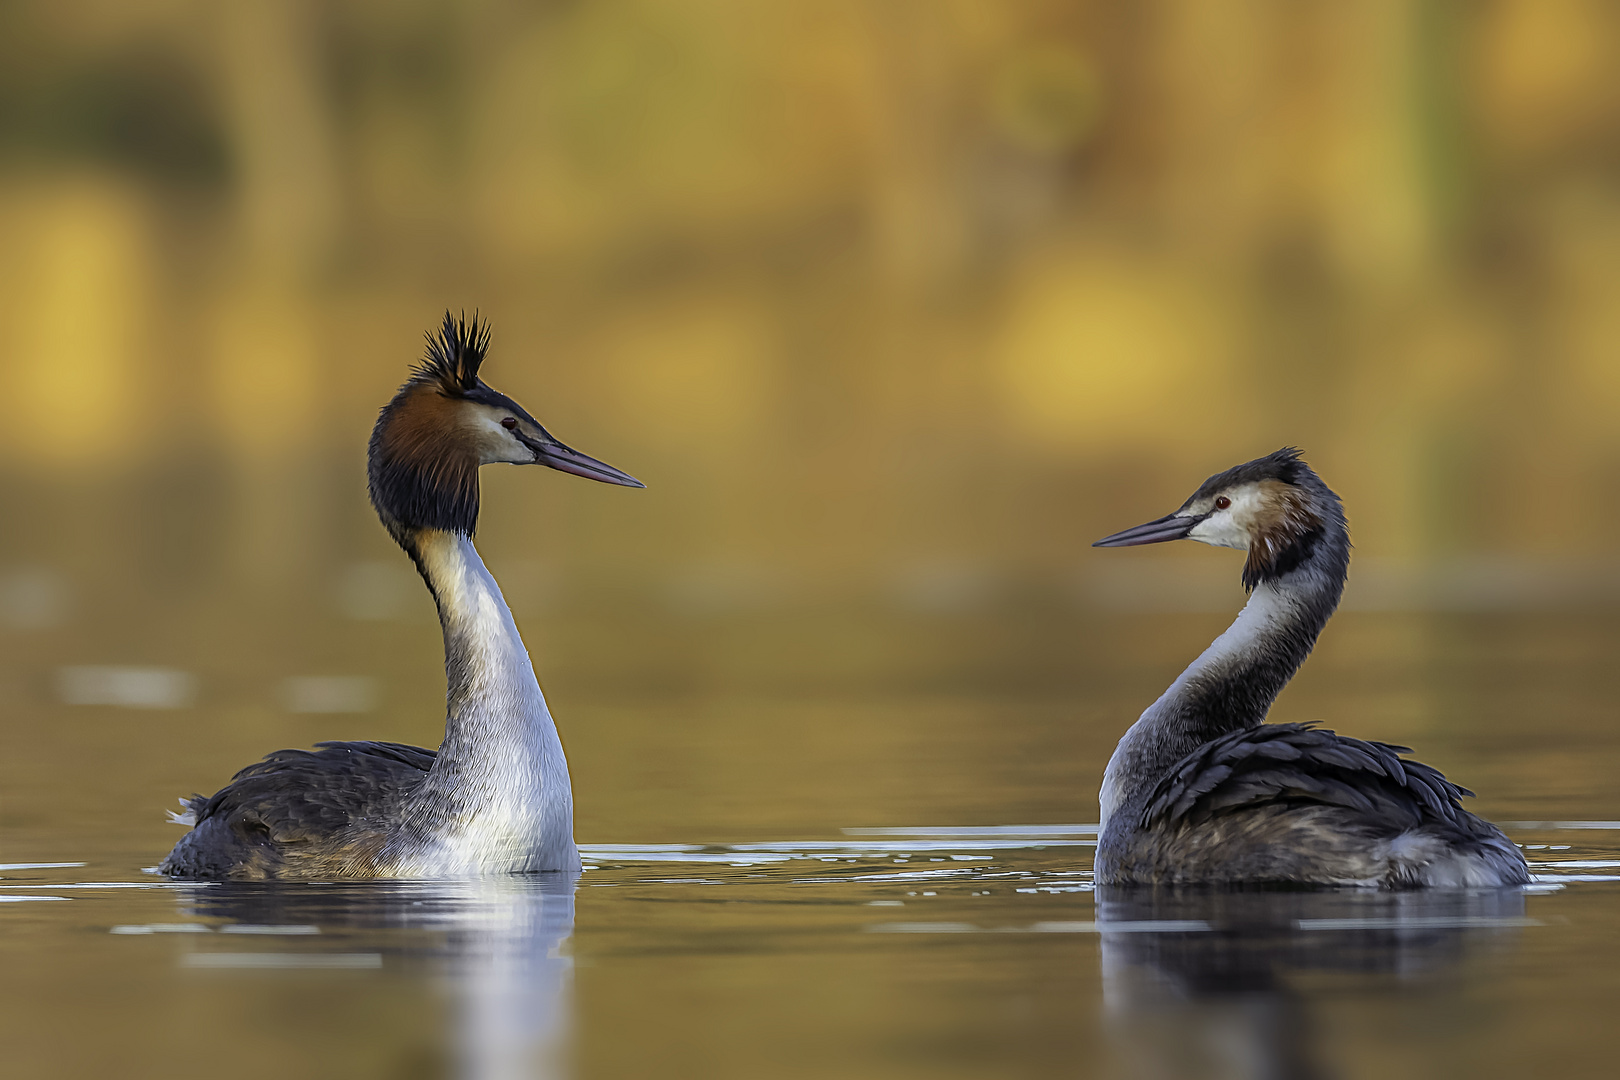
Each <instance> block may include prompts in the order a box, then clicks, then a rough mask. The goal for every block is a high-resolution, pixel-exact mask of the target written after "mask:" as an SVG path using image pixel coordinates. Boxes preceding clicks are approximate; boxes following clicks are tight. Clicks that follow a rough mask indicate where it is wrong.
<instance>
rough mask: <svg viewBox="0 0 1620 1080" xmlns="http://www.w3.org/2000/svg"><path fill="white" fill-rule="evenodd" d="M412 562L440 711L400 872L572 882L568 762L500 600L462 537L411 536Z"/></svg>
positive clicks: (574, 862)
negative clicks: (426, 609) (424, 604)
mask: <svg viewBox="0 0 1620 1080" xmlns="http://www.w3.org/2000/svg"><path fill="white" fill-rule="evenodd" d="M417 557H418V559H419V560H420V564H421V567H422V572H423V575H424V576H425V577H426V578H427V580H428V582H429V584H430V585H431V586H432V589H433V592H434V595H435V597H436V599H437V600H438V605H439V619H440V622H441V623H442V624H443V627H444V647H445V676H446V681H447V684H448V689H447V707H448V708H447V717H446V721H445V735H444V743H443V745H441V746H440V748H439V756H438V759H437V760H436V761H435V762H434V764H433V768H432V769H431V770H430V772H429V773H428V777H427V779H426V780H425V781H424V782H423V785H422V787H421V789H420V790H419V791H418V792H417V794H416V795H415V796H414V797H413V800H412V805H411V807H410V808H409V810H408V811H407V814H406V818H407V822H406V823H407V827H408V829H407V834H406V835H404V836H402V837H401V840H402V848H403V849H404V850H402V851H401V852H400V856H401V862H402V869H403V870H404V871H406V872H407V873H408V874H409V875H410V876H417V875H422V876H444V875H453V874H464V873H512V872H523V871H539V870H578V869H579V854H578V851H577V850H576V849H575V847H574V823H573V822H574V803H573V792H572V789H571V788H570V785H569V779H568V761H567V759H566V758H565V757H564V755H563V748H562V741H561V740H560V739H559V738H558V736H557V726H556V724H555V723H554V722H553V721H552V719H551V712H550V710H548V709H547V708H546V699H545V696H544V695H543V694H542V693H541V692H540V684H539V682H538V681H537V680H536V679H535V676H534V667H533V665H532V664H531V663H530V661H529V653H528V650H527V649H525V648H524V646H523V639H522V637H520V636H519V634H518V629H517V624H516V623H515V622H514V621H513V619H512V612H511V611H510V609H508V608H507V606H506V601H505V600H504V599H503V598H502V596H501V590H500V588H499V587H498V586H497V585H496V584H495V579H494V578H493V577H491V576H490V573H489V571H488V570H487V569H486V568H485V567H484V562H483V560H482V559H480V558H479V557H478V551H477V549H476V548H474V547H473V544H472V541H471V540H470V539H468V538H466V537H464V536H459V535H456V534H453V533H447V532H425V533H422V534H419V536H418V538H417Z"/></svg>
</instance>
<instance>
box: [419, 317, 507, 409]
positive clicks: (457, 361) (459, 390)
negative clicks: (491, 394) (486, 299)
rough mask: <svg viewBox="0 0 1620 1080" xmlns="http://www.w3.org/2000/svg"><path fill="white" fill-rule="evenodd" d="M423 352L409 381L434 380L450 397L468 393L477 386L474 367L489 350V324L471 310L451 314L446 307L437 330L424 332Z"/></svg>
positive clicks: (476, 369)
mask: <svg viewBox="0 0 1620 1080" xmlns="http://www.w3.org/2000/svg"><path fill="white" fill-rule="evenodd" d="M427 343H428V348H427V355H426V356H425V357H423V358H422V362H421V363H420V364H418V365H417V366H416V368H415V370H414V371H413V372H412V373H411V381H412V382H418V383H422V382H433V383H437V384H438V386H439V389H440V391H441V392H443V393H445V394H448V395H449V396H451V397H460V396H462V395H464V394H469V393H471V392H472V391H473V390H474V389H475V388H477V386H478V368H479V367H480V366H481V365H482V364H483V362H484V354H485V353H487V352H488V351H489V324H488V323H487V322H480V321H479V319H478V313H477V312H473V317H472V318H471V319H470V320H469V319H468V318H467V313H466V312H465V311H464V312H462V313H461V315H460V316H459V317H458V316H455V315H452V314H450V312H449V311H448V310H447V311H445V313H444V325H443V326H441V327H440V328H439V332H438V334H434V333H433V332H432V331H429V332H428V335H427Z"/></svg>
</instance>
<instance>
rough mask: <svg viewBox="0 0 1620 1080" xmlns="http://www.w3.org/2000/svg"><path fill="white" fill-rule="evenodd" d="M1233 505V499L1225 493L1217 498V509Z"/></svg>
mask: <svg viewBox="0 0 1620 1080" xmlns="http://www.w3.org/2000/svg"><path fill="white" fill-rule="evenodd" d="M1231 505H1232V500H1231V499H1228V498H1227V497H1226V496H1225V495H1222V496H1221V497H1220V498H1218V499H1216V500H1215V509H1217V510H1225V509H1226V508H1227V507H1228V506H1231Z"/></svg>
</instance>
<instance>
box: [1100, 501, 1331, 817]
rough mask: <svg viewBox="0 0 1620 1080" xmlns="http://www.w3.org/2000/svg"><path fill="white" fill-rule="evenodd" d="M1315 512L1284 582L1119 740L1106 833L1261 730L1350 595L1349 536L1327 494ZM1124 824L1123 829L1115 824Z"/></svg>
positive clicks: (1263, 593)
mask: <svg viewBox="0 0 1620 1080" xmlns="http://www.w3.org/2000/svg"><path fill="white" fill-rule="evenodd" d="M1310 479H1311V480H1313V481H1315V484H1314V485H1313V486H1314V487H1315V488H1317V489H1319V490H1313V491H1311V492H1310V494H1311V495H1312V499H1311V503H1312V506H1311V509H1312V512H1313V513H1314V515H1315V517H1316V518H1317V520H1318V521H1319V522H1320V527H1318V528H1315V529H1313V530H1311V531H1310V532H1309V533H1308V534H1307V535H1305V536H1302V537H1301V538H1300V539H1299V540H1298V544H1297V549H1296V550H1294V551H1292V552H1290V553H1289V557H1288V559H1287V560H1286V565H1288V566H1289V567H1290V568H1289V569H1288V570H1287V571H1286V572H1284V573H1280V574H1268V575H1266V576H1265V577H1264V578H1263V579H1262V580H1260V581H1259V582H1258V583H1257V584H1255V585H1254V589H1253V592H1252V594H1251V595H1250V597H1249V602H1248V604H1246V605H1245V606H1244V608H1243V610H1242V611H1240V612H1239V613H1238V616H1237V618H1236V619H1235V620H1234V621H1233V623H1232V625H1231V626H1230V627H1228V628H1227V630H1226V632H1225V633H1223V634H1221V636H1220V637H1218V638H1216V639H1215V640H1214V642H1212V643H1211V644H1210V646H1209V648H1207V649H1205V650H1204V652H1203V653H1202V654H1201V655H1200V656H1199V657H1198V659H1196V660H1194V661H1193V662H1192V663H1191V664H1190V665H1189V666H1188V667H1187V669H1186V670H1185V671H1183V672H1182V673H1181V675H1180V676H1179V677H1178V678H1177V679H1176V681H1175V682H1173V683H1171V684H1170V687H1169V689H1167V690H1166V691H1165V692H1164V693H1163V695H1161V696H1160V697H1159V699H1158V700H1157V701H1155V702H1154V703H1153V704H1152V705H1150V706H1149V707H1148V709H1147V710H1146V711H1145V712H1144V713H1143V714H1142V716H1141V718H1140V719H1139V720H1137V721H1136V723H1135V724H1133V725H1132V726H1131V728H1130V730H1128V731H1127V732H1126V733H1125V736H1124V738H1122V739H1120V742H1119V747H1118V748H1117V749H1116V750H1115V751H1114V755H1113V757H1112V758H1111V759H1110V760H1109V762H1108V768H1107V770H1106V772H1105V773H1104V775H1103V786H1102V792H1101V798H1100V802H1101V806H1102V816H1103V826H1104V829H1105V831H1107V830H1108V828H1109V823H1110V822H1111V821H1114V822H1115V825H1116V827H1128V825H1125V824H1121V823H1126V822H1129V821H1130V819H1131V818H1132V817H1133V816H1134V812H1135V811H1139V810H1140V808H1141V804H1142V803H1143V802H1144V800H1145V799H1146V798H1147V796H1148V794H1149V793H1151V792H1152V790H1153V788H1154V787H1155V786H1156V785H1157V784H1158V782H1159V780H1160V779H1162V778H1163V776H1164V775H1165V774H1166V772H1167V771H1168V770H1169V769H1170V768H1171V767H1172V766H1173V765H1175V763H1176V762H1178V761H1180V760H1181V759H1182V758H1183V757H1185V756H1186V755H1187V754H1189V753H1191V752H1192V750H1193V749H1195V748H1196V747H1198V746H1200V745H1202V744H1203V743H1206V742H1208V741H1210V740H1211V739H1214V738H1218V737H1219V736H1221V735H1224V734H1226V733H1227V732H1230V731H1235V730H1238V729H1239V728H1246V727H1253V726H1255V725H1257V724H1260V723H1262V722H1263V721H1264V720H1265V718H1266V713H1267V712H1268V711H1269V710H1270V709H1271V704H1272V702H1273V701H1275V700H1276V698H1277V695H1278V694H1279V693H1281V692H1282V689H1283V687H1284V686H1286V685H1288V681H1289V680H1290V679H1292V678H1293V676H1294V673H1295V672H1296V671H1298V670H1299V666H1300V665H1301V664H1302V663H1304V662H1305V658H1306V657H1307V656H1309V655H1310V652H1311V649H1312V647H1313V646H1315V644H1316V639H1317V637H1318V635H1320V634H1321V632H1322V628H1323V627H1324V626H1325V625H1326V624H1327V621H1328V619H1329V617H1331V616H1332V614H1333V611H1334V609H1335V608H1337V607H1338V604H1339V597H1340V595H1341V594H1342V593H1343V591H1344V582H1345V575H1346V572H1347V570H1348V568H1349V565H1350V536H1349V530H1348V529H1347V527H1346V525H1345V521H1344V512H1343V509H1342V508H1341V506H1340V504H1339V500H1338V497H1337V496H1335V495H1334V494H1333V493H1332V492H1331V491H1330V490H1328V488H1327V486H1326V485H1324V484H1322V483H1321V481H1320V480H1317V479H1316V477H1315V476H1314V474H1313V475H1312V476H1311V477H1310ZM1116 819H1117V820H1116Z"/></svg>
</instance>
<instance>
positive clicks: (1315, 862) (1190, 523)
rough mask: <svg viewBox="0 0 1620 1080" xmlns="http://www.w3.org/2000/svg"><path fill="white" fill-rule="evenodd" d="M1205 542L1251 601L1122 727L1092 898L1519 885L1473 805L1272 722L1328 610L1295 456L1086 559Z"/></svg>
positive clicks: (1508, 851) (1426, 777)
mask: <svg viewBox="0 0 1620 1080" xmlns="http://www.w3.org/2000/svg"><path fill="white" fill-rule="evenodd" d="M1183 538H1186V539H1190V540H1198V541H1201V542H1202V543H1205V544H1212V545H1214V546H1216V547H1229V548H1237V549H1238V550H1239V551H1247V552H1248V553H1249V558H1248V562H1247V563H1245V564H1244V567H1243V584H1244V586H1245V587H1246V588H1247V589H1248V590H1249V592H1250V597H1249V602H1248V604H1246V605H1245V606H1244V608H1243V610H1242V611H1241V612H1240V613H1239V614H1238V617H1237V619H1236V621H1234V622H1233V623H1232V625H1231V627H1230V628H1228V629H1227V631H1226V632H1225V633H1224V634H1222V635H1221V636H1220V637H1218V638H1216V639H1215V641H1214V643H1212V644H1211V645H1210V646H1209V648H1208V649H1205V650H1204V653H1203V655H1201V656H1199V658H1198V659H1197V660H1194V661H1193V662H1192V665H1191V666H1190V667H1188V668H1187V670H1186V671H1183V672H1182V673H1181V676H1180V677H1179V678H1177V679H1176V681H1175V682H1174V683H1172V684H1171V685H1170V689H1168V690H1166V691H1165V692H1164V695H1163V696H1162V697H1160V698H1159V700H1158V701H1155V702H1154V703H1153V704H1152V705H1151V706H1149V707H1148V710H1147V711H1146V712H1144V713H1143V714H1142V717H1141V719H1139V720H1137V722H1136V723H1135V724H1133V725H1131V728H1130V730H1129V731H1127V732H1126V733H1125V737H1124V738H1122V739H1120V741H1119V747H1118V748H1117V749H1116V750H1115V751H1114V756H1113V757H1112V758H1110V759H1109V762H1108V768H1107V770H1106V771H1105V772H1104V773H1103V783H1102V792H1101V796H1100V802H1101V804H1102V828H1101V832H1100V837H1099V841H1098V845H1097V861H1096V878H1097V881H1098V883H1099V884H1132V883H1153V884H1223V883H1224V884H1242V883H1278V884H1290V883H1291V884H1299V885H1363V886H1367V885H1372V886H1381V887H1384V888H1410V887H1415V886H1424V885H1453V886H1495V885H1519V884H1523V883H1525V882H1527V881H1529V880H1530V875H1529V872H1528V871H1527V870H1526V868H1525V862H1524V857H1523V856H1522V855H1521V854H1520V853H1519V849H1518V848H1516V847H1515V846H1514V845H1513V843H1512V841H1510V840H1508V838H1507V837H1506V836H1503V835H1502V833H1501V831H1500V830H1499V829H1497V828H1496V827H1495V826H1494V825H1492V824H1490V823H1489V822H1487V821H1483V820H1481V819H1480V818H1478V817H1475V816H1474V815H1473V814H1470V813H1469V812H1468V811H1466V810H1464V809H1463V808H1462V807H1461V806H1460V805H1459V800H1460V799H1461V797H1462V796H1464V795H1472V794H1473V793H1472V792H1470V791H1467V790H1466V789H1464V788H1460V787H1458V786H1457V785H1455V784H1453V783H1451V782H1450V781H1448V780H1447V779H1446V778H1445V777H1444V776H1442V775H1441V774H1440V773H1439V771H1437V770H1435V769H1432V768H1430V767H1429V766H1427V765H1420V764H1418V763H1417V762H1415V761H1406V760H1402V758H1401V757H1400V756H1399V755H1401V754H1407V753H1410V752H1411V751H1410V750H1408V749H1407V748H1406V747H1403V746H1388V745H1385V744H1384V743H1377V742H1363V741H1361V740H1360V739H1349V738H1345V737H1344V736H1342V735H1336V734H1334V733H1333V732H1331V731H1326V730H1322V729H1320V728H1315V727H1312V726H1310V725H1307V724H1265V723H1262V721H1264V720H1265V717H1266V712H1267V710H1269V709H1270V708H1271V703H1272V701H1274V700H1275V699H1276V697H1277V694H1278V693H1279V692H1281V690H1282V688H1283V687H1284V686H1285V685H1287V683H1288V680H1289V679H1290V678H1292V677H1293V675H1294V672H1295V671H1297V670H1298V669H1299V665H1300V664H1301V663H1303V662H1304V660H1305V657H1306V656H1307V655H1309V653H1310V651H1311V647H1312V646H1313V645H1315V644H1316V638H1317V635H1318V634H1320V633H1321V632H1322V627H1323V626H1324V625H1325V624H1326V623H1327V621H1328V618H1329V616H1331V615H1332V614H1333V610H1334V608H1336V607H1338V605H1339V594H1340V593H1341V592H1343V591H1344V582H1345V576H1346V572H1347V570H1348V568H1349V565H1350V533H1349V530H1348V528H1347V527H1346V526H1345V520H1344V508H1343V507H1342V506H1341V505H1340V503H1339V497H1338V496H1337V495H1335V494H1334V493H1333V492H1332V491H1331V490H1330V489H1329V488H1328V486H1327V485H1326V484H1324V483H1323V482H1322V480H1321V478H1320V477H1318V476H1317V475H1316V473H1315V472H1313V471H1311V468H1310V466H1308V465H1306V464H1305V462H1304V461H1302V460H1301V459H1300V452H1299V451H1298V450H1295V449H1292V448H1285V449H1282V450H1278V451H1277V452H1276V453H1274V454H1268V455H1267V456H1265V457H1263V458H1257V459H1256V460H1254V461H1251V462H1248V463H1247V464H1244V465H1238V466H1236V467H1235V468H1231V469H1228V470H1227V471H1226V472H1223V473H1219V474H1217V475H1215V476H1212V477H1210V478H1209V479H1208V480H1205V481H1204V483H1203V485H1202V486H1200V487H1199V489H1198V490H1197V491H1195V492H1193V494H1192V497H1191V498H1190V499H1188V500H1187V501H1186V502H1185V503H1183V504H1182V506H1181V509H1179V510H1177V511H1176V512H1175V513H1173V514H1170V515H1167V516H1166V517H1162V518H1159V519H1158V520H1157V521H1150V522H1148V523H1147V524H1145V525H1138V526H1137V527H1136V528H1134V529H1126V530H1125V531H1124V532H1120V533H1115V534H1114V535H1113V536H1109V537H1106V538H1104V539H1102V540H1099V541H1097V542H1096V543H1095V544H1094V545H1092V546H1093V547H1131V546H1134V545H1137V544H1157V543H1161V542H1163V541H1166V540H1180V539H1183Z"/></svg>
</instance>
